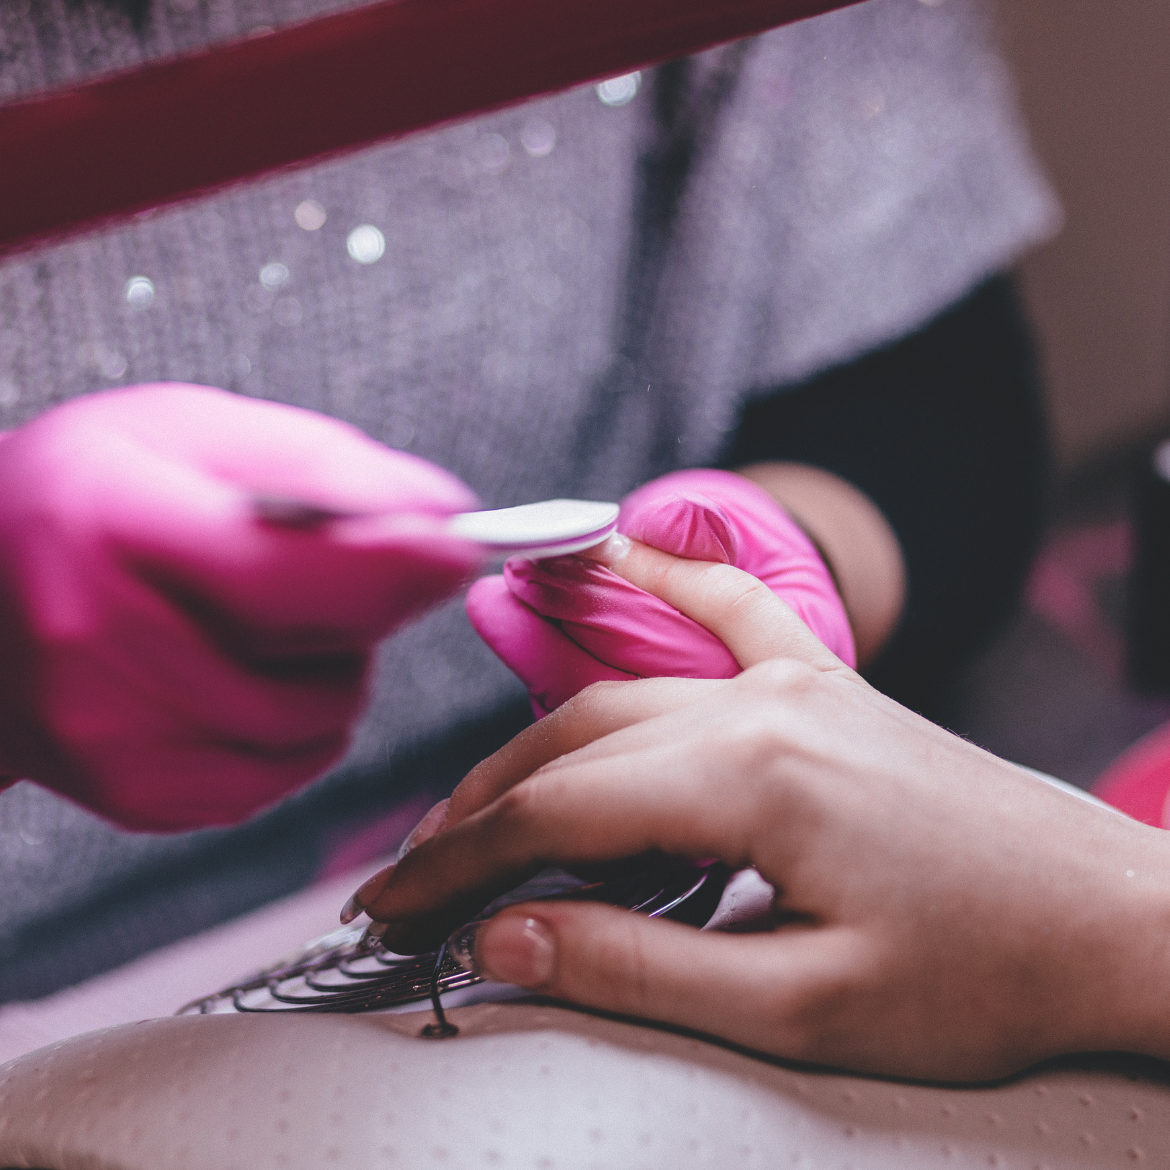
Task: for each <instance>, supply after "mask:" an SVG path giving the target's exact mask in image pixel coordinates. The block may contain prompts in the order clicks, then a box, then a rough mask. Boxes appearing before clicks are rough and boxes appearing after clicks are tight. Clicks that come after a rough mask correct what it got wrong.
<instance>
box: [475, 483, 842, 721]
mask: <svg viewBox="0 0 1170 1170" xmlns="http://www.w3.org/2000/svg"><path fill="white" fill-rule="evenodd" d="M618 531H619V532H620V533H623V534H625V535H626V536H628V537H632V538H633V539H635V540H638V541H641V542H642V543H644V544H648V545H652V546H653V547H655V548H658V549H661V550H663V551H664V552H669V553H673V554H675V555H676V556H682V557H686V558H688V559H691V560H701V561H717V562H721V563H723V564H730V565H734V566H736V567H737V568H740V569H743V570H745V571H746V572H748V573H750V574H752V576H754V577H758V578H759V579H760V580H761V581H763V582H764V583H765V584H767V585H768V586H769V588H771V590H772V591H773V592H774V593H775V594H776V595H777V596H778V597H780V598H781V599H782V600H784V601H785V602H786V603H787V604H788V605H790V606H791V607H792V608H793V609H794V610H795V611H796V613H797V614H798V616H799V617H800V618H801V619H802V620H803V621H804V623H805V624H806V625H807V626H808V627H809V628H810V629H811V630H812V631H813V633H814V634H816V635H817V637H818V638H819V639H820V640H821V641H822V642H823V643H824V644H825V645H826V646H827V647H828V648H829V649H830V650H832V651H833V653H834V654H836V655H837V656H838V657H839V658H840V659H841V660H842V661H844V662H846V663H848V664H849V665H850V666H853V665H854V664H855V661H856V655H855V651H854V645H853V635H852V632H851V630H850V626H849V619H848V617H847V615H846V612H845V607H844V605H843V603H842V601H841V598H840V596H839V595H838V592H837V589H836V586H835V585H834V583H833V578H832V576H831V574H830V572H829V570H828V568H827V567H826V565H825V562H824V560H823V559H822V558H821V556H820V554H819V553H818V552H817V549H816V547H815V546H814V545H813V543H812V541H811V540H810V539H809V538H808V536H806V535H805V533H804V531H803V530H802V529H801V528H800V526H799V525H798V524H797V523H796V522H795V521H794V520H793V519H792V517H791V516H790V515H789V514H788V513H787V512H786V511H785V510H784V509H783V508H781V507H780V505H779V504H777V503H776V502H775V501H774V500H773V499H772V497H771V496H770V495H768V493H767V492H765V491H764V490H763V489H762V488H760V487H757V486H756V485H755V484H754V483H751V482H750V481H749V480H747V479H745V478H743V477H742V476H739V475H735V474H733V473H731V472H726V471H711V470H697V471H679V472H674V473H672V474H670V475H665V476H662V477H661V478H659V479H656V480H654V481H652V482H651V483H648V484H646V485H645V486H644V487H641V488H639V489H638V490H637V491H635V492H633V493H632V494H631V495H629V496H627V497H626V499H625V501H624V502H623V503H622V506H621V515H620V519H619V521H618ZM621 551H622V549H621V545H620V543H619V544H617V545H616V546H615V545H614V544H611V545H610V546H609V547H608V548H606V549H603V550H601V551H600V553H599V554H594V555H595V556H601V557H603V558H604V559H606V560H609V561H610V563H614V560H613V558H615V557H620V556H621ZM619 573H620V569H619V571H618V572H615V571H614V570H613V569H612V568H609V567H607V565H606V564H603V563H598V561H597V560H592V559H588V558H587V557H576V556H574V557H561V558H556V559H552V560H544V561H535V560H514V561H510V562H509V563H508V564H507V565H506V566H505V568H504V573H503V576H495V577H485V578H483V579H481V580H479V581H477V582H476V583H475V584H474V585H473V586H472V588H471V591H470V593H469V594H468V598H467V612H468V615H469V617H470V618H471V622H472V624H473V625H474V626H475V628H476V629H477V630H478V631H479V633H480V636H481V637H482V638H483V639H484V640H485V641H486V642H487V643H488V645H489V646H491V648H492V649H493V650H494V651H495V652H496V653H497V654H498V655H499V656H500V657H501V658H502V659H503V660H504V662H505V663H507V665H508V666H509V667H511V669H512V670H513V671H514V672H515V673H516V674H517V675H519V676H520V678H521V679H522V680H523V681H524V682H525V684H526V685H527V686H528V689H529V692H530V694H531V696H532V705H533V709H534V710H535V712H536V714H537V716H541V715H545V714H547V713H548V712H550V711H552V710H554V709H555V708H557V707H559V706H560V705H561V704H562V703H564V702H566V701H567V700H568V699H570V698H572V697H573V695H575V694H576V693H577V692H578V691H580V690H582V689H584V688H585V687H586V686H588V685H589V684H590V683H593V682H599V681H604V680H610V681H615V680H628V679H632V678H648V677H655V676H675V677H684V678H731V677H733V676H734V675H736V674H738V673H739V672H740V669H741V666H740V664H739V663H738V662H736V660H735V658H734V656H733V655H732V654H731V652H730V651H729V650H728V649H727V647H726V646H724V644H723V643H722V642H721V641H720V640H719V639H718V638H717V637H716V636H715V635H714V634H712V633H711V632H710V631H708V630H707V629H705V628H704V627H703V626H702V625H700V624H699V623H698V622H696V621H694V620H692V619H691V618H689V617H686V616H685V615H683V614H681V613H679V612H678V610H676V609H674V608H673V607H672V606H670V605H668V604H667V603H666V602H664V601H662V600H660V599H659V598H657V597H654V596H653V595H652V594H650V593H647V592H645V591H643V590H642V589H639V588H638V587H637V586H635V585H633V584H631V583H630V582H629V581H627V580H625V579H624V578H623V577H622V576H620V575H619Z"/></svg>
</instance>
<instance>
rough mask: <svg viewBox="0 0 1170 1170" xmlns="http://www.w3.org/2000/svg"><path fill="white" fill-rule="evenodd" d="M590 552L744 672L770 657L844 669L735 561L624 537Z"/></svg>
mask: <svg viewBox="0 0 1170 1170" xmlns="http://www.w3.org/2000/svg"><path fill="white" fill-rule="evenodd" d="M590 553H591V557H592V559H594V560H598V561H600V562H601V563H602V564H604V565H605V566H606V567H607V568H609V569H610V570H612V571H613V572H614V573H616V574H617V575H618V576H619V577H624V578H625V579H626V580H627V581H629V582H630V584H631V585H636V586H637V587H638V588H639V589H644V590H645V591H646V592H647V593H652V594H654V596H655V597H659V598H661V599H662V600H663V601H665V602H666V603H667V604H669V605H673V606H674V608H675V609H677V610H679V612H681V613H684V614H686V616H687V617H689V618H692V619H693V620H694V621H696V622H698V623H699V625H701V626H704V627H705V628H706V629H708V630H710V631H711V633H712V634H714V635H715V636H716V637H717V638H719V640H720V641H722V642H723V644H724V645H725V646H726V647H727V648H728V649H729V650H730V651H731V652H732V654H734V655H735V660H736V661H737V662H738V663H739V664H740V666H742V667H743V668H744V669H745V670H746V669H747V668H748V667H749V666H754V665H755V664H756V663H758V662H765V661H767V660H768V659H770V658H795V659H798V660H800V661H801V662H807V663H808V664H809V665H810V666H815V667H817V668H818V669H820V670H836V669H841V668H845V667H844V663H842V662H841V660H840V659H839V658H838V657H837V656H836V655H835V654H833V653H832V652H831V651H829V650H827V649H826V648H825V647H824V645H823V644H822V643H821V641H820V640H819V639H818V638H817V636H816V635H815V634H814V633H813V632H812V631H811V630H810V629H809V628H808V626H806V625H805V624H804V622H802V621H801V620H800V618H799V617H797V616H796V614H795V613H794V612H793V611H792V609H791V608H790V607H789V606H787V605H785V603H784V602H783V601H781V600H780V598H778V597H777V596H776V595H775V594H774V593H773V592H772V590H771V589H769V588H768V586H767V585H765V584H764V583H763V581H761V580H759V578H757V577H753V576H752V575H751V574H750V573H745V572H744V571H743V570H742V569H737V568H735V566H734V565H724V564H718V563H715V562H710V561H691V560H686V559H684V558H682V557H676V556H672V555H671V554H670V553H665V552H662V551H661V550H659V549H656V548H652V547H651V546H650V545H648V544H641V543H640V542H638V541H636V540H630V539H629V538H628V537H614V538H611V539H610V541H608V542H607V543H606V544H605V545H603V546H602V547H601V548H599V549H597V550H590ZM845 669H847V668H845Z"/></svg>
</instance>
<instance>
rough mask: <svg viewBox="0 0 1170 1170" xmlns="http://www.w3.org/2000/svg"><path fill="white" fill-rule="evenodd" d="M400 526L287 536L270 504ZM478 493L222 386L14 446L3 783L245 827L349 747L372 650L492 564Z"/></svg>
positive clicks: (1, 707)
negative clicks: (475, 539) (474, 517)
mask: <svg viewBox="0 0 1170 1170" xmlns="http://www.w3.org/2000/svg"><path fill="white" fill-rule="evenodd" d="M263 494H272V495H278V496H279V495H285V496H291V497H296V498H297V499H301V500H307V501H310V502H313V503H316V504H319V505H320V506H321V507H322V508H323V509H331V510H337V511H347V512H354V513H379V514H378V515H376V516H359V517H356V518H352V519H343V520H336V521H332V522H329V523H324V524H319V525H314V526H308V527H288V526H282V525H279V524H269V523H266V522H264V521H263V520H262V519H258V518H257V516H256V515H255V512H254V508H253V503H252V501H253V499H254V497H256V496H257V495H263ZM474 503H475V501H474V498H473V496H472V494H471V493H470V491H469V490H468V489H467V488H465V487H464V486H463V485H462V484H461V483H460V482H459V481H458V480H456V479H455V478H453V477H452V476H450V475H448V474H447V473H446V472H444V471H442V470H440V469H439V468H437V467H434V466H432V465H430V464H428V463H426V462H424V461H423V460H421V459H418V458H415V457H413V456H410V455H404V454H402V453H401V452H397V451H392V450H390V449H388V448H386V447H383V446H382V445H381V444H379V443H376V442H374V441H373V440H372V439H370V438H368V437H367V436H366V435H364V434H362V433H361V432H360V431H358V430H357V429H356V428H354V427H350V426H348V425H346V424H344V423H340V422H338V421H336V420H334V419H330V418H326V417H324V416H321V415H317V414H314V413H312V412H310V411H306V410H301V409H298V408H295V407H290V406H281V405H277V404H275V403H270V402H260V401H256V400H252V399H246V398H240V397H237V396H236V395H233V394H228V393H227V392H225V391H223V390H213V389H209V388H207V387H203V386H187V385H178V384H171V385H153V386H138V387H131V388H129V389H124V390H114V391H110V392H107V393H102V394H94V395H90V396H88V397H86V398H82V399H78V400H76V401H73V402H71V403H69V404H67V405H65V406H61V407H58V408H57V409H55V410H52V411H49V412H48V413H47V414H45V415H43V416H41V417H40V418H38V419H37V420H35V421H34V422H32V423H29V424H28V425H27V426H24V427H21V428H20V429H19V430H16V431H13V432H12V433H11V434H10V435H9V436H8V437H7V438H6V439H5V440H4V443H3V444H2V446H0V658H2V660H3V663H4V667H3V671H2V672H0V755H2V756H3V764H2V766H0V771H3V772H4V773H6V774H7V775H8V776H12V777H15V776H27V777H30V778H32V779H35V780H37V781H38V782H40V783H42V784H45V785H47V786H49V787H52V788H55V789H57V790H58V791H59V792H62V793H63V794H65V795H66V796H68V797H70V798H72V799H73V800H76V801H77V802H78V803H80V804H84V805H86V806H88V807H89V808H92V809H94V810H95V811H96V812H98V813H100V814H101V815H103V816H105V817H107V818H109V819H110V820H113V821H116V822H118V823H119V824H122V825H125V826H128V827H132V828H137V829H164V830H165V829H185V828H192V827H196V826H203V825H221V824H228V823H232V822H235V821H239V820H242V819H243V818H245V817H247V816H249V815H250V814H252V813H254V812H256V811H257V810H258V809H260V808H263V807H264V806H265V805H268V804H271V803H272V802H273V801H275V800H277V799H279V798H280V797H281V796H283V795H284V794H285V793H287V792H289V791H290V790H291V789H294V788H296V787H298V786H300V785H302V784H304V783H305V782H307V781H308V780H311V779H312V778H313V777H315V776H317V775H319V774H320V773H321V772H322V771H324V770H325V769H326V768H327V767H328V766H329V765H330V764H331V763H332V762H333V761H335V760H336V759H337V758H338V757H339V756H340V755H341V753H342V752H343V751H344V749H345V746H346V743H347V739H348V734H349V728H350V725H351V723H352V722H353V721H354V719H355V718H356V717H357V715H358V714H359V712H360V710H361V708H362V705H363V702H364V698H365V692H366V675H367V671H368V667H369V663H370V656H371V652H372V650H373V648H374V645H375V644H376V643H377V642H378V641H379V640H380V639H381V638H383V637H384V636H385V635H386V634H388V633H389V632H390V631H391V630H393V629H394V628H395V627H396V626H398V625H400V624H401V623H402V622H404V621H405V620H407V619H408V618H410V617H412V616H414V615H416V614H418V613H420V612H421V611H422V610H423V609H425V608H426V607H427V606H429V605H431V604H433V603H435V602H437V601H439V600H440V599H441V598H443V597H444V596H446V595H448V594H450V593H452V592H454V591H455V589H456V588H457V587H458V585H459V583H460V581H461V580H462V579H463V578H464V577H465V576H466V575H467V574H468V573H469V572H471V571H472V570H474V569H475V568H476V567H477V565H478V564H479V563H480V560H481V557H482V553H481V550H480V548H479V546H478V545H475V544H472V543H471V542H469V541H465V540H461V539H459V538H457V537H455V536H452V535H451V534H450V533H449V532H448V531H447V517H449V516H450V515H451V514H452V513H455V512H458V511H462V510H464V509H466V508H468V507H471V506H474Z"/></svg>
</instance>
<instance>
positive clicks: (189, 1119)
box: [0, 1004, 1170, 1170]
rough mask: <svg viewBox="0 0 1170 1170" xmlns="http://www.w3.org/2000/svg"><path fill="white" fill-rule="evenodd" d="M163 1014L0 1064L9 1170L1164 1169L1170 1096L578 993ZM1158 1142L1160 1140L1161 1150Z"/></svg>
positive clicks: (1128, 1084) (1136, 1082) (1147, 1088)
mask: <svg viewBox="0 0 1170 1170" xmlns="http://www.w3.org/2000/svg"><path fill="white" fill-rule="evenodd" d="M452 1015H453V1017H454V1018H455V1019H456V1020H457V1021H458V1023H459V1026H460V1027H461V1029H462V1034H461V1035H460V1036H459V1037H458V1038H457V1039H452V1040H421V1039H418V1038H417V1033H418V1029H419V1027H420V1026H421V1024H422V1023H424V1022H426V1020H427V1019H428V1018H429V1016H428V1014H426V1013H415V1014H410V1015H394V1016H378V1015H366V1016H312V1015H288V1014H284V1015H263V1016H238V1015H237V1016H208V1017H187V1018H181V1019H175V1018H168V1019H158V1020H149V1021H146V1022H144V1023H140V1024H130V1025H123V1026H121V1027H116V1028H110V1029H107V1030H105V1031H102V1032H94V1033H90V1034H89V1035H86V1036H80V1037H77V1038H75V1039H73V1040H67V1041H63V1042H61V1043H59V1044H54V1045H51V1046H48V1047H46V1048H42V1049H40V1050H38V1051H36V1052H33V1053H29V1054H28V1055H26V1056H23V1057H20V1058H19V1059H17V1060H15V1061H12V1062H11V1063H9V1064H7V1065H5V1066H3V1067H2V1068H0V1167H11V1166H21V1167H41V1168H43V1170H83V1168H84V1170H94V1168H97V1167H103V1168H105V1167H117V1168H119V1170H178V1168H185V1170H233V1168H238V1170H262V1168H267V1167H271V1168H272V1170H321V1168H322V1167H329V1166H338V1167H344V1168H345V1170H367V1168H369V1170H375V1168H377V1170H382V1168H393V1167H411V1168H412V1170H425V1168H431V1167H433V1168H435V1170H439V1168H441V1170H455V1168H460V1170H462V1168H465V1167H466V1168H468V1170H470V1168H472V1167H475V1168H483V1167H502V1168H515V1170H520V1168H524V1170H554V1168H555V1170H566V1168H581V1170H585V1168H587V1167H599V1168H605V1170H634V1168H636V1167H645V1168H648V1170H649V1168H652V1170H679V1168H683V1167H685V1168H688V1170H690V1168H696V1170H697V1168H708V1167H710V1168H716V1167H718V1168H723V1167H728V1168H730V1167H737V1168H738V1167H761V1168H768V1170H771V1168H774V1167H775V1168H781V1167H783V1168H787V1167H794V1168H799V1167H804V1168H805V1170H814V1168H832V1170H844V1168H845V1167H853V1168H854V1170H927V1168H928V1167H929V1168H930V1170H936V1168H938V1167H943V1166H945V1167H947V1168H948V1170H952V1168H953V1170H975V1168H976V1167H978V1168H979V1170H986V1168H987V1167H1001V1168H1003V1170H1008V1168H1012V1170H1037V1168H1040V1167H1045V1168H1048V1170H1079V1168H1085V1170H1088V1168H1089V1167H1093V1168H1094V1170H1103V1168H1112V1167H1123V1166H1124V1167H1127V1168H1129V1170H1132V1168H1133V1167H1135V1166H1139V1167H1140V1166H1142V1165H1146V1166H1154V1165H1164V1164H1165V1158H1166V1150H1167V1149H1170V1090H1168V1089H1167V1088H1166V1087H1164V1086H1161V1085H1158V1084H1154V1083H1151V1082H1149V1081H1142V1080H1140V1079H1137V1078H1136V1077H1133V1078H1131V1077H1126V1076H1121V1075H1113V1074H1109V1073H1099V1072H1084V1071H1056V1072H1051V1071H1050V1072H1047V1073H1044V1074H1040V1075H1036V1076H1033V1077H1030V1078H1025V1079H1023V1080H1020V1081H1017V1082H1015V1083H1012V1084H1010V1085H1005V1086H999V1087H993V1088H980V1089H942V1088H933V1087H926V1086H918V1085H903V1084H894V1083H890V1082H884V1081H876V1080H865V1079H862V1078H857V1077H846V1076H839V1075H835V1074H831V1073H820V1072H811V1071H807V1070H795V1069H791V1068H787V1067H782V1066H778V1065H774V1064H771V1063H768V1062H765V1061H762V1060H757V1059H754V1058H752V1057H749V1056H746V1055H743V1054H740V1053H738V1052H734V1051H730V1050H728V1049H725V1048H722V1047H719V1046H716V1045H713V1044H709V1043H706V1042H704V1041H701V1040H697V1039H693V1038H689V1037H684V1036H679V1035H675V1034H672V1033H669V1032H664V1031H658V1030H654V1029H651V1028H645V1027H639V1026H637V1025H633V1024H628V1023H622V1022H617V1021H613V1020H607V1019H600V1018H597V1017H593V1016H590V1015H586V1014H584V1013H578V1012H574V1011H569V1010H566V1009H561V1008H554V1007H543V1006H535V1005H528V1004H483V1005H479V1006H476V1007H470V1008H464V1009H457V1010H456V1011H455V1012H453V1013H452ZM1159 1150H1161V1151H1162V1153H1161V1154H1159V1153H1158V1151H1159Z"/></svg>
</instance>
